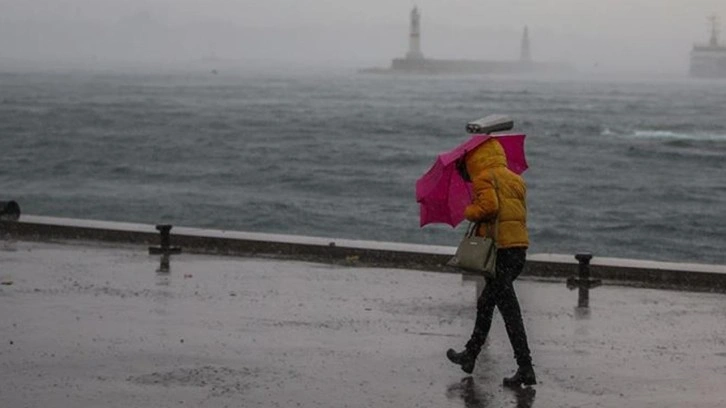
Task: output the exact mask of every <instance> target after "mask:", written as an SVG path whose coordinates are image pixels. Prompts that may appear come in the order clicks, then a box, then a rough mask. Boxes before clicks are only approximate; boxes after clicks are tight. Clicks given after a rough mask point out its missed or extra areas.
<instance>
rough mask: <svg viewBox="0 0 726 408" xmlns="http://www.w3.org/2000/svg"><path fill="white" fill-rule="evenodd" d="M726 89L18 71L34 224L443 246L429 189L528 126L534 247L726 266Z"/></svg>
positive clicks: (8, 93) (15, 114)
mask: <svg viewBox="0 0 726 408" xmlns="http://www.w3.org/2000/svg"><path fill="white" fill-rule="evenodd" d="M725 112H726V83H724V82H706V81H694V80H688V79H678V80H654V79H613V78H610V79H604V78H595V77H589V78H575V79H573V78H554V79H553V78H525V77H486V76H470V77H437V76H396V75H364V74H359V73H356V72H347V71H331V72H317V73H316V72H305V73H290V72H287V73H280V72H277V73H262V72H255V73H249V72H247V73H241V72H237V73H235V72H220V73H219V74H218V75H213V74H211V73H209V72H206V71H205V72H175V73H140V72H135V73H119V72H95V73H93V72H66V73H3V74H0V201H2V200H9V199H13V200H16V201H18V202H19V204H20V206H21V208H22V210H23V213H25V214H35V215H51V216H58V217H73V218H84V219H101V220H117V221H128V222H140V223H150V224H155V223H171V224H173V225H178V226H191V227H208V228H215V229H225V230H243V231H254V232H267V233H284V234H297V235H308V236H319V237H330V238H348V239H363V240H379V241H394V242H409V243H423V244H437V245H451V246H454V245H456V244H457V243H458V240H459V239H460V236H461V234H463V231H464V229H465V227H466V225H465V223H462V225H460V226H458V227H457V228H452V227H449V226H446V225H430V226H426V227H424V228H420V227H419V209H418V204H417V203H416V201H415V197H414V184H415V181H416V179H417V178H418V177H420V176H421V175H422V174H424V173H425V172H426V171H427V170H428V168H429V167H430V166H431V165H432V163H433V161H434V159H435V157H436V154H437V153H440V152H442V151H446V150H448V149H450V148H452V147H454V146H456V145H457V144H459V143H461V142H462V141H464V140H466V139H467V138H468V136H467V135H466V133H465V124H466V122H467V121H470V120H473V119H477V118H479V117H482V116H484V115H486V114H491V113H501V114H507V115H510V116H512V118H513V119H514V120H515V129H514V131H516V132H521V133H525V134H526V135H527V139H526V154H527V160H528V162H529V169H528V170H527V171H526V172H525V173H524V177H525V180H526V182H527V185H528V189H529V190H528V210H529V220H528V226H529V230H530V239H531V247H530V253H541V252H551V253H575V252H579V251H589V252H592V253H593V254H594V255H595V256H608V257H627V258H636V259H651V260H665V261H676V262H699V263H718V264H723V263H726V254H725V252H724V245H725V244H726V164H725V162H726V158H725V154H726V113H725Z"/></svg>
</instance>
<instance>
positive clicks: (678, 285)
mask: <svg viewBox="0 0 726 408" xmlns="http://www.w3.org/2000/svg"><path fill="white" fill-rule="evenodd" d="M0 233H1V234H2V237H4V239H17V240H29V241H53V240H82V241H100V242H110V243H123V244H134V245H144V246H145V245H158V244H159V241H160V234H159V232H158V231H157V230H156V228H155V226H154V225H148V224H131V223H120V222H109V221H92V220H79V219H65V218H53V217H43V216H29V215H23V216H22V217H21V218H20V219H19V220H18V221H0ZM171 244H172V245H174V246H180V247H182V248H183V250H184V252H188V253H198V254H216V255H233V256H248V257H274V258H286V259H297V260H305V261H311V262H322V263H334V264H339V265H350V266H358V267H360V266H371V267H389V268H404V269H419V270H425V271H435V272H444V273H457V274H461V271H459V270H457V269H454V268H450V267H447V266H446V265H445V264H446V262H447V261H448V260H449V259H450V257H451V256H452V255H453V254H454V251H455V250H456V248H455V247H453V246H452V247H448V246H433V245H415V244H401V243H389V242H376V241H358V240H345V239H332V238H319V237H304V236H292V235H277V234H262V233H247V232H239V231H224V230H211V229H199V228H187V227H174V228H173V229H172V231H171ZM577 270H578V263H577V261H576V260H575V258H574V254H573V255H561V254H529V255H528V260H527V265H526V268H525V271H524V273H523V275H524V276H528V277H533V278H541V279H566V278H567V277H570V276H573V275H576V274H577ZM590 271H591V276H592V277H593V278H596V279H602V280H603V281H604V283H606V284H620V285H629V286H639V287H649V288H662V289H679V290H692V291H706V292H722V293H726V266H725V265H706V264H685V263H671V262H654V261H640V260H631V259H619V258H605V257H600V256H599V255H598V254H594V258H593V259H592V262H591V265H590Z"/></svg>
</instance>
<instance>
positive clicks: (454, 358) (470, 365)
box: [446, 349, 476, 374]
mask: <svg viewBox="0 0 726 408" xmlns="http://www.w3.org/2000/svg"><path fill="white" fill-rule="evenodd" d="M446 357H448V359H449V360H450V361H451V362H452V363H454V364H458V365H460V366H461V369H462V370H463V371H464V372H465V373H467V374H471V373H472V371H474V363H475V362H476V354H474V352H472V351H471V350H469V349H464V351H462V352H461V353H457V352H456V351H454V349H449V350H447V351H446Z"/></svg>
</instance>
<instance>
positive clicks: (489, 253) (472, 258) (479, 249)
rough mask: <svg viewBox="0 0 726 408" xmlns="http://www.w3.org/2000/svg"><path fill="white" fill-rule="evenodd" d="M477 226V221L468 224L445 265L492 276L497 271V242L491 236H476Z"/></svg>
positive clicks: (486, 276)
mask: <svg viewBox="0 0 726 408" xmlns="http://www.w3.org/2000/svg"><path fill="white" fill-rule="evenodd" d="M496 222H497V221H495V222H494V223H495V224H494V225H496ZM478 227H479V223H478V222H477V223H471V224H469V228H468V230H467V232H466V235H464V238H463V239H462V240H461V242H460V243H459V247H458V248H457V249H456V255H454V257H453V258H451V260H450V261H449V262H448V263H447V265H449V266H454V267H457V268H461V269H463V270H465V271H468V272H473V273H476V274H479V275H483V276H484V277H485V278H494V277H495V276H496V271H497V243H496V242H495V241H494V238H493V237H478V236H476V231H477V229H478ZM492 235H494V236H496V234H492Z"/></svg>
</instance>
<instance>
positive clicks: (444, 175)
mask: <svg viewBox="0 0 726 408" xmlns="http://www.w3.org/2000/svg"><path fill="white" fill-rule="evenodd" d="M524 136H525V135H522V134H518V135H497V136H490V135H474V136H472V137H471V138H470V139H469V140H468V141H466V142H465V143H463V144H461V145H459V146H457V147H456V148H454V149H453V150H451V151H448V152H446V153H441V154H439V155H438V156H437V157H436V162H435V163H434V165H433V166H431V169H429V171H427V172H426V174H424V175H423V176H422V177H421V178H420V179H418V180H417V181H416V201H417V202H418V203H419V204H420V206H421V213H420V217H421V221H420V223H421V226H422V227H423V226H424V225H426V224H431V223H437V222H440V223H444V224H449V225H451V226H452V227H456V226H457V225H459V223H460V222H461V221H463V220H464V209H465V208H466V206H467V205H469V203H471V185H470V184H469V183H467V182H466V181H464V179H463V178H461V176H460V175H459V172H458V171H456V161H457V160H459V159H460V158H462V157H464V155H465V154H466V153H467V152H470V151H472V150H474V149H475V148H476V147H477V146H479V145H480V144H482V143H484V142H485V141H487V140H488V139H489V138H492V137H494V138H496V139H497V140H498V141H499V143H500V144H501V145H502V147H503V148H504V153H505V154H506V156H507V167H508V168H509V169H510V170H512V171H513V172H515V173H517V174H522V173H523V172H524V171H525V170H527V160H526V159H525V157H524Z"/></svg>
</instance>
